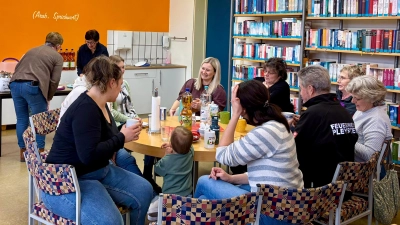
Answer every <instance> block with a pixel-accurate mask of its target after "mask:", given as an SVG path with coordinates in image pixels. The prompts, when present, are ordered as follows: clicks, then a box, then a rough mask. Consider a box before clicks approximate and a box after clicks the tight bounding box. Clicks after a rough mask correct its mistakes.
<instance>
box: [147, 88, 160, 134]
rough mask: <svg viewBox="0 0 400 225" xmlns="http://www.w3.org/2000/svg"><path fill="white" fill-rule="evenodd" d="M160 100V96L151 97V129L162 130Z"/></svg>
mask: <svg viewBox="0 0 400 225" xmlns="http://www.w3.org/2000/svg"><path fill="white" fill-rule="evenodd" d="M160 102H161V97H160V96H157V97H151V121H149V122H150V128H151V131H159V130H160Z"/></svg>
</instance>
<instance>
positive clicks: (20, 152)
mask: <svg viewBox="0 0 400 225" xmlns="http://www.w3.org/2000/svg"><path fill="white" fill-rule="evenodd" d="M25 151H26V148H21V149H20V150H19V161H20V162H25V156H24V152H25Z"/></svg>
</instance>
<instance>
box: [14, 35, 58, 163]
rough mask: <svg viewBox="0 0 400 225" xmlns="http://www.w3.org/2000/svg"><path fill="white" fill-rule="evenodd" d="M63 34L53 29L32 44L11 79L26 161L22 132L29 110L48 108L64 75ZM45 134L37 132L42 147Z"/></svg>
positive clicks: (19, 133)
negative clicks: (40, 44) (37, 43)
mask: <svg viewBox="0 0 400 225" xmlns="http://www.w3.org/2000/svg"><path fill="white" fill-rule="evenodd" d="M63 42H64V39H63V37H62V36H61V34H59V33H58V32H50V33H49V34H47V36H46V42H45V44H44V45H42V46H39V47H36V48H32V49H31V50H29V51H28V52H27V53H26V54H25V55H24V56H23V57H22V59H21V61H20V62H19V63H18V64H17V66H16V67H15V72H14V75H13V76H12V78H11V80H10V82H11V83H10V90H11V95H12V99H13V101H14V108H15V113H16V114H17V138H18V146H19V147H20V161H21V162H25V158H24V155H23V152H24V151H25V143H24V140H23V138H22V133H23V132H24V131H25V129H26V128H27V127H28V124H29V113H31V114H32V115H33V114H36V113H41V112H44V111H46V110H47V109H48V104H49V102H50V100H51V99H52V98H53V96H54V94H55V93H56V91H57V87H58V84H59V82H60V79H61V71H62V65H63V57H62V56H61V55H60V54H59V53H58V50H60V48H61V45H62V43H63ZM44 140H45V136H41V135H36V141H37V144H38V147H39V149H40V150H41V151H43V149H44V144H45V143H44Z"/></svg>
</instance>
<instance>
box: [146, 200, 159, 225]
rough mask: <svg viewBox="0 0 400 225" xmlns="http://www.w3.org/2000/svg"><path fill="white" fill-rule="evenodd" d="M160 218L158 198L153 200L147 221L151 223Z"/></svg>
mask: <svg viewBox="0 0 400 225" xmlns="http://www.w3.org/2000/svg"><path fill="white" fill-rule="evenodd" d="M157 216H158V196H156V197H154V198H153V200H151V203H150V206H149V210H148V211H147V219H148V220H149V221H157Z"/></svg>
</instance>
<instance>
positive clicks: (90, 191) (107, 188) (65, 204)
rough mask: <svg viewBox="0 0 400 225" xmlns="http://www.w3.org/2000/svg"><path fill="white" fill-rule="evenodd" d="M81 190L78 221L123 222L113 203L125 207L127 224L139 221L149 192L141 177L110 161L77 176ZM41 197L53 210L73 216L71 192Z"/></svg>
mask: <svg viewBox="0 0 400 225" xmlns="http://www.w3.org/2000/svg"><path fill="white" fill-rule="evenodd" d="M78 180H79V186H80V191H81V223H82V224H83V225H86V224H105V225H106V224H123V219H122V216H121V214H120V212H119V211H118V208H117V206H116V204H118V205H124V206H127V207H129V208H130V209H132V210H131V212H130V219H131V224H138V225H142V224H144V223H145V216H146V214H147V210H148V208H149V205H150V201H151V199H152V196H153V193H152V188H151V185H150V184H149V182H147V181H146V180H145V179H144V178H142V177H140V176H138V175H136V174H134V173H131V172H128V171H126V170H124V169H121V168H119V167H116V166H114V165H108V166H106V167H104V168H101V169H99V170H96V171H94V172H91V173H88V174H85V175H82V176H80V177H79V178H78ZM42 200H43V203H44V204H45V205H46V207H47V208H48V209H49V210H51V211H52V212H53V213H55V214H57V215H59V216H62V217H65V218H69V219H72V220H74V219H75V204H76V203H75V193H71V194H64V195H58V196H56V195H49V194H45V193H44V192H42Z"/></svg>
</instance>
